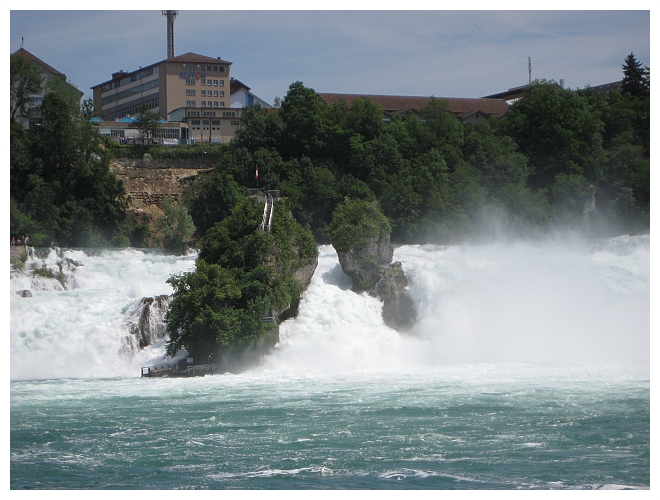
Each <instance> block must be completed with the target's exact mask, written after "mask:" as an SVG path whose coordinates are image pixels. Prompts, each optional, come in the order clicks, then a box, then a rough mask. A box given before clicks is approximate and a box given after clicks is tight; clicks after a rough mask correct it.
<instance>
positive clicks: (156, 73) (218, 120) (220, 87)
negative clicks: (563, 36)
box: [92, 52, 241, 143]
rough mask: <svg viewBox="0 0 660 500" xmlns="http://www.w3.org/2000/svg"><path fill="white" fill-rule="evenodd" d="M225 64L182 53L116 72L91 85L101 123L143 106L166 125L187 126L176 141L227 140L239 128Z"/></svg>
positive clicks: (217, 60) (226, 62) (217, 59)
mask: <svg viewBox="0 0 660 500" xmlns="http://www.w3.org/2000/svg"><path fill="white" fill-rule="evenodd" d="M231 64H232V63H231V62H229V61H225V60H223V59H221V58H220V57H218V58H212V57H207V56H203V55H200V54H195V53H192V52H188V53H186V54H182V55H179V56H175V57H170V58H168V59H165V60H163V61H160V62H158V63H155V64H152V65H151V66H147V67H145V68H140V69H138V70H137V71H132V72H130V73H129V72H124V71H119V72H117V73H114V74H113V75H112V79H111V80H108V81H106V82H103V83H101V84H99V85H96V86H94V87H92V91H93V100H94V108H95V109H96V112H97V115H98V116H99V117H100V118H101V119H102V120H103V121H104V122H112V121H117V120H120V119H123V118H126V117H127V116H135V115H137V114H138V113H139V111H140V108H141V107H142V106H143V105H146V106H147V108H148V109H149V110H151V111H156V112H158V113H159V114H160V116H161V117H162V118H163V119H164V120H167V121H168V122H183V123H187V125H188V126H187V127H184V128H182V129H181V132H182V137H181V139H187V140H188V141H190V142H192V141H200V142H207V143H213V142H228V141H229V140H231V138H232V137H233V136H234V131H235V129H236V128H237V127H238V125H239V124H240V114H241V110H240V109H231V110H230V109H229V108H230V103H231V91H230V84H231V76H230V70H231Z"/></svg>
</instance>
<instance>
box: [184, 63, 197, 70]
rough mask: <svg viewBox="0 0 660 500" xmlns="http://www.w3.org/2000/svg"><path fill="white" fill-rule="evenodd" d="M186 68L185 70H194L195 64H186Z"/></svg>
mask: <svg viewBox="0 0 660 500" xmlns="http://www.w3.org/2000/svg"><path fill="white" fill-rule="evenodd" d="M186 70H187V71H195V65H194V64H186Z"/></svg>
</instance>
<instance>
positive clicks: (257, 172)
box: [254, 165, 259, 180]
mask: <svg viewBox="0 0 660 500" xmlns="http://www.w3.org/2000/svg"><path fill="white" fill-rule="evenodd" d="M254 179H255V180H258V179H259V165H257V170H256V171H255V172H254Z"/></svg>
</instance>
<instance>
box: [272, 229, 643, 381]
mask: <svg viewBox="0 0 660 500" xmlns="http://www.w3.org/2000/svg"><path fill="white" fill-rule="evenodd" d="M394 259H395V260H400V261H402V262H403V266H404V270H405V271H406V273H407V275H408V278H409V292H410V294H411V296H412V298H413V300H414V302H415V304H416V306H417V308H418V312H419V318H420V321H419V322H418V324H417V325H416V326H415V327H414V328H413V330H412V331H411V332H410V333H409V334H398V333H397V332H395V331H393V330H391V329H390V328H388V327H386V326H385V325H383V323H382V320H381V319H380V303H379V302H378V301H376V300H375V299H372V298H371V297H368V296H367V295H366V294H363V295H357V294H354V293H350V292H348V288H349V287H350V279H349V278H347V277H346V276H345V275H344V274H343V273H342V272H341V268H340V267H339V265H338V263H337V260H336V254H335V252H334V250H333V249H332V247H322V248H321V257H320V261H319V269H318V270H317V273H316V275H315V277H314V280H313V282H312V285H311V286H310V288H309V289H308V291H307V293H306V295H305V299H304V301H303V303H302V304H301V308H300V309H301V312H300V315H299V317H298V318H297V319H296V320H295V321H292V322H288V323H285V324H284V325H283V326H282V328H281V335H280V337H281V342H280V345H279V346H278V347H279V349H278V351H277V352H276V353H275V354H274V355H273V356H271V358H270V359H269V360H268V363H267V366H269V367H273V368H279V369H294V368H295V369H308V370H312V371H318V370H329V371H333V372H336V371H340V372H341V371H347V370H388V369H392V370H400V369H406V370H410V369H417V368H423V367H426V368H429V367H438V366H446V365H448V364H466V363H468V364H475V363H535V364H539V363H541V364H552V365H596V366H599V365H600V366H602V365H607V364H619V365H620V364H629V363H632V364H642V365H646V366H648V363H649V329H650V320H649V307H650V302H649V288H650V287H649V260H650V259H649V239H648V236H640V237H633V238H630V237H627V236H626V237H620V238H613V239H608V240H601V241H598V242H596V243H593V242H592V243H585V242H583V241H579V240H578V241H576V240H566V239H564V240H554V241H545V242H543V243H537V244H535V243H530V242H513V243H497V244H488V245H481V246H452V247H440V246H435V245H425V246H402V247H399V248H398V249H396V251H395V254H394Z"/></svg>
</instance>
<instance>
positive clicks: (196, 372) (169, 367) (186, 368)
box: [140, 358, 217, 377]
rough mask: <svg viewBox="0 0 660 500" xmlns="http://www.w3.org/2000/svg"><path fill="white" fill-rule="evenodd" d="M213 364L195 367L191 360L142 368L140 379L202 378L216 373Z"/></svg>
mask: <svg viewBox="0 0 660 500" xmlns="http://www.w3.org/2000/svg"><path fill="white" fill-rule="evenodd" d="M216 370H217V368H216V365H215V364H204V365H195V364H193V362H192V358H187V359H182V360H180V361H179V362H178V363H169V364H168V363H164V364H162V365H152V366H143V367H142V369H141V370H140V377H203V376H204V375H212V374H214V373H217V371H216Z"/></svg>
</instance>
